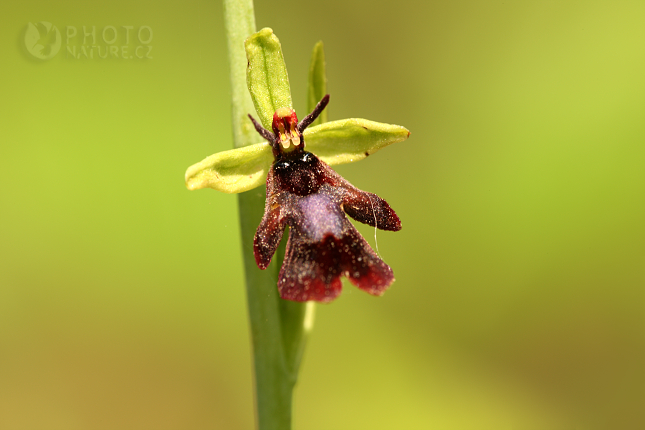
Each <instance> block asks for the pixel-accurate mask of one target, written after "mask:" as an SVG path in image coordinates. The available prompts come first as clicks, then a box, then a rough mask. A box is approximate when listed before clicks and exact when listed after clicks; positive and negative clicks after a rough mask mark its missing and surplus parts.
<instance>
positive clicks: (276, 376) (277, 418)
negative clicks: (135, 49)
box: [224, 0, 313, 430]
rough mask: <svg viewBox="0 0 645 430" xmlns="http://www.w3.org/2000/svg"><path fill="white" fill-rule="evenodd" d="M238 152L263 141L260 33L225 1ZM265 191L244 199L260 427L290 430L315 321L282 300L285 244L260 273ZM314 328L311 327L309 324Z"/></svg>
mask: <svg viewBox="0 0 645 430" xmlns="http://www.w3.org/2000/svg"><path fill="white" fill-rule="evenodd" d="M224 19H225V26H226V35H227V44H228V53H229V64H230V79H231V100H232V125H233V137H234V146H235V147H236V148H239V147H242V146H247V145H250V144H253V143H255V142H257V140H258V136H257V133H256V132H255V129H254V128H253V126H252V124H251V122H250V121H249V119H248V117H247V114H249V113H253V112H254V111H255V108H254V105H253V101H252V100H251V97H250V95H249V91H248V88H247V81H246V66H247V58H246V54H245V50H244V40H245V39H247V38H248V37H249V36H250V35H251V34H253V33H255V18H254V13H253V1H252V0H224ZM264 193H265V191H264V187H263V188H261V189H260V190H255V191H249V192H245V193H241V194H239V196H238V202H239V214H240V227H241V240H242V253H243V260H244V270H245V274H246V290H247V302H248V308H249V322H250V327H251V342H252V349H253V363H254V371H255V372H254V374H255V393H256V409H257V421H256V424H257V427H258V428H259V429H260V430H289V429H290V428H291V407H292V395H293V388H294V386H295V383H296V380H297V375H298V368H299V364H300V360H301V357H302V352H303V349H304V335H305V334H306V331H307V330H306V328H305V321H309V322H310V320H311V315H309V317H307V316H308V313H307V309H313V308H312V307H311V306H307V305H305V304H303V303H295V302H288V301H285V300H282V299H280V297H279V295H278V291H277V287H276V285H277V279H278V273H279V270H280V266H281V265H282V260H283V258H284V242H285V241H283V245H282V247H281V249H280V250H279V251H278V252H277V253H276V255H275V256H274V258H273V261H272V263H271V265H270V266H269V267H268V268H267V269H266V270H264V271H262V270H259V269H258V267H257V266H256V263H255V258H254V256H253V246H252V244H253V237H254V235H255V230H256V228H257V225H258V223H259V221H260V219H261V218H262V214H263V212H264ZM309 325H310V323H309Z"/></svg>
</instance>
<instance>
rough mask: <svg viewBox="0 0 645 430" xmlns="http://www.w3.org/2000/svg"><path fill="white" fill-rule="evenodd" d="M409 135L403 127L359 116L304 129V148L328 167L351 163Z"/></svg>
mask: <svg viewBox="0 0 645 430" xmlns="http://www.w3.org/2000/svg"><path fill="white" fill-rule="evenodd" d="M408 136H410V132H409V131H408V129H407V128H405V127H401V126H400V125H392V124H383V123H380V122H374V121H369V120H367V119H361V118H349V119H342V120H339V121H330V122H326V123H324V124H321V125H317V126H315V127H310V128H308V129H307V130H305V132H304V137H305V150H306V151H309V152H313V153H314V154H316V155H317V156H318V158H320V159H321V160H323V161H324V162H325V163H327V164H329V165H330V166H333V165H336V164H345V163H353V162H354V161H360V160H362V159H363V158H365V157H367V156H368V155H372V154H374V153H375V152H376V151H378V150H379V149H381V148H384V147H386V146H388V145H391V144H393V143H397V142H402V141H404V140H405V139H407V138H408Z"/></svg>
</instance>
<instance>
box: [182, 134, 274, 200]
mask: <svg viewBox="0 0 645 430" xmlns="http://www.w3.org/2000/svg"><path fill="white" fill-rule="evenodd" d="M271 163H273V153H272V151H271V146H269V144H268V143H266V142H262V143H256V144H255V145H249V146H244V147H242V148H237V149H231V150H229V151H223V152H218V153H217V154H214V155H211V156H210V157H207V158H205V159H204V160H202V161H200V162H199V163H197V164H194V165H192V166H190V167H189V168H188V170H186V187H187V188H188V189H189V190H198V189H200V188H213V189H215V190H218V191H222V192H224V193H231V194H234V193H241V192H243V191H248V190H251V189H253V188H255V187H259V186H260V185H262V184H264V183H265V182H266V179H267V173H268V172H269V167H271Z"/></svg>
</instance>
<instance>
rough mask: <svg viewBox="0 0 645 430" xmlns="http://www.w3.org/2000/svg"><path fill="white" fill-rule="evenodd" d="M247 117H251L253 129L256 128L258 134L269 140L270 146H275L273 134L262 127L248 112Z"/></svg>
mask: <svg viewBox="0 0 645 430" xmlns="http://www.w3.org/2000/svg"><path fill="white" fill-rule="evenodd" d="M249 118H251V122H252V123H253V126H254V127H255V130H256V131H257V132H258V133H260V136H262V137H263V138H265V139H266V140H268V141H269V143H270V144H271V146H273V147H274V148H275V147H276V143H277V142H276V141H275V135H274V134H273V133H272V132H270V131H269V130H267V129H266V128H264V127H262V124H260V123H259V122H257V121H256V120H255V118H253V116H251V114H249Z"/></svg>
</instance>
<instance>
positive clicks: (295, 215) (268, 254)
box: [249, 95, 401, 302]
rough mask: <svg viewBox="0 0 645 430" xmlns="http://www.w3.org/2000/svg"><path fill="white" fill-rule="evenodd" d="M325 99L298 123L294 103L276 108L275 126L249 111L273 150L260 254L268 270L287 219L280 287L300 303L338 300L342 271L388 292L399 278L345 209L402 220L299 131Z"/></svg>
mask: <svg viewBox="0 0 645 430" xmlns="http://www.w3.org/2000/svg"><path fill="white" fill-rule="evenodd" d="M328 102H329V95H327V96H325V97H324V98H323V99H322V100H321V101H320V103H318V105H317V106H316V108H315V109H314V111H313V112H312V113H311V114H310V115H308V116H307V117H305V119H303V121H301V122H300V123H297V117H296V115H295V112H293V110H291V109H282V110H278V111H277V112H276V114H275V115H274V118H273V131H274V132H273V133H271V132H270V131H268V130H266V129H264V128H263V127H262V126H261V125H260V124H259V123H257V121H255V120H254V119H253V118H252V117H251V120H252V121H253V123H254V125H255V128H256V129H257V130H258V132H259V133H260V134H261V135H262V136H263V137H264V138H266V139H267V140H268V141H269V143H270V144H271V146H272V147H273V154H274V157H275V161H274V163H273V165H272V166H271V169H270V171H269V174H268V176H267V190H266V204H265V209H264V217H263V218H262V221H261V222H260V225H259V227H258V229H257V232H256V234H255V239H254V243H253V251H254V254H255V261H256V263H257V265H258V267H260V269H266V267H267V266H268V265H269V263H270V262H271V258H272V257H273V254H274V253H275V251H276V249H277V247H278V244H279V243H280V239H281V238H282V234H283V232H284V229H285V228H286V226H289V239H288V241H287V248H286V254H285V258H284V262H283V264H282V268H281V269H280V275H279V279H278V290H279V291H280V296H281V297H282V298H283V299H288V300H295V301H299V302H304V301H307V300H315V301H319V302H329V301H331V300H333V299H334V298H336V297H337V296H338V295H339V294H340V291H341V285H342V284H341V281H340V277H341V275H342V276H345V277H347V278H348V279H349V280H350V282H352V283H353V284H354V285H356V286H357V287H359V288H360V289H362V290H364V291H367V292H368V293H370V294H374V295H381V294H383V293H384V292H385V290H386V289H387V288H388V287H389V286H390V285H391V284H392V282H393V281H394V274H393V272H392V269H391V268H390V266H388V265H387V264H385V263H384V262H383V260H381V259H380V258H379V257H378V255H376V253H375V252H374V251H373V250H372V248H371V247H370V246H369V244H368V243H367V241H366V240H365V239H364V238H363V237H362V236H361V235H360V234H359V233H358V231H357V230H356V229H355V228H354V226H353V225H352V224H351V222H349V220H348V219H347V217H346V215H349V216H350V217H352V218H354V219H355V220H357V221H360V222H362V223H365V224H369V225H371V226H376V227H378V228H380V229H382V230H390V231H398V230H400V229H401V222H400V220H399V218H398V216H397V215H396V213H395V212H394V211H393V210H392V209H391V208H390V206H389V205H388V204H387V202H386V201H385V200H383V199H381V198H380V197H378V196H377V195H376V194H372V193H367V192H365V191H361V190H359V189H358V188H356V187H354V186H353V185H352V184H350V183H349V182H347V181H346V180H345V179H344V178H343V177H341V176H340V175H339V174H338V173H336V172H335V171H334V170H333V169H332V168H331V167H329V166H328V165H327V164H326V163H324V162H323V161H321V160H320V159H319V158H318V157H316V156H315V155H314V154H312V153H310V152H306V151H305V150H304V139H303V136H302V132H303V131H304V129H305V128H306V127H307V126H308V125H309V124H311V123H312V122H313V121H314V120H315V119H316V117H317V116H318V115H319V114H320V112H322V110H323V109H324V108H325V106H326V105H327V103H328ZM249 116H250V115H249Z"/></svg>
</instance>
